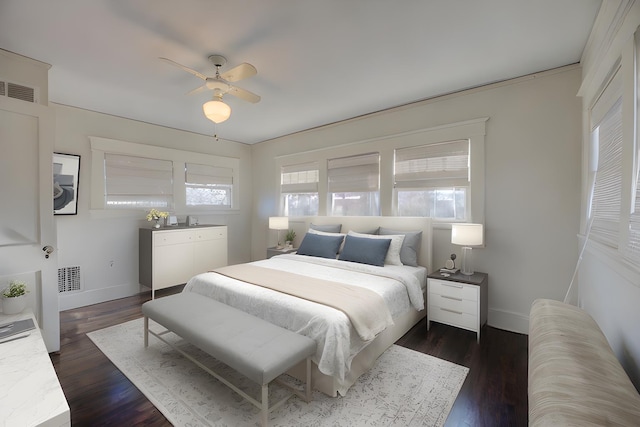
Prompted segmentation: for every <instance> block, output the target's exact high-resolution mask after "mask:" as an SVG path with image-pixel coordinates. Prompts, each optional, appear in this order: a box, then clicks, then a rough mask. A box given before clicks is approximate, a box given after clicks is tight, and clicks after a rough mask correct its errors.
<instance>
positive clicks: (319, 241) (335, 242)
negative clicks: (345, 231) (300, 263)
mask: <svg viewBox="0 0 640 427" xmlns="http://www.w3.org/2000/svg"><path fill="white" fill-rule="evenodd" d="M343 239H344V236H342V235H337V236H326V235H323V234H312V233H306V234H305V235H304V238H303V239H302V242H301V243H300V247H299V248H298V252H297V253H298V255H308V256H316V257H320V258H333V259H335V258H336V256H337V255H338V249H340V245H341V244H342V240H343Z"/></svg>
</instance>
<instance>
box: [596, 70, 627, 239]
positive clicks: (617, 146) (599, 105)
mask: <svg viewBox="0 0 640 427" xmlns="http://www.w3.org/2000/svg"><path fill="white" fill-rule="evenodd" d="M619 75H620V73H617V74H616V76H614V78H613V79H612V80H611V82H610V83H609V85H608V86H607V88H606V89H605V90H604V92H603V94H602V95H601V96H600V98H599V99H598V101H597V102H596V104H595V105H594V107H593V109H592V112H591V113H592V114H591V118H592V137H593V141H594V142H596V143H597V150H594V151H595V152H597V155H598V161H597V173H596V180H595V183H594V186H593V193H592V201H591V216H592V218H593V224H592V226H591V238H592V239H593V240H595V241H598V242H600V243H602V244H605V245H607V246H609V247H612V248H614V249H617V248H618V246H619V243H618V242H619V234H620V233H619V224H620V209H621V203H620V202H621V194H622V83H621V81H620V77H619Z"/></svg>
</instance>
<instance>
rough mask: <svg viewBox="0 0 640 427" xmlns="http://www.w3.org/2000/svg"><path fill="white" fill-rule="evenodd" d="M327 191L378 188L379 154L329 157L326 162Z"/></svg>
mask: <svg viewBox="0 0 640 427" xmlns="http://www.w3.org/2000/svg"><path fill="white" fill-rule="evenodd" d="M327 176H328V191H329V192H330V193H348V192H349V193H350V192H353V193H357V192H370V191H378V190H379V188H380V154H379V153H368V154H364V155H359V156H351V157H341V158H336V159H329V160H328V162H327Z"/></svg>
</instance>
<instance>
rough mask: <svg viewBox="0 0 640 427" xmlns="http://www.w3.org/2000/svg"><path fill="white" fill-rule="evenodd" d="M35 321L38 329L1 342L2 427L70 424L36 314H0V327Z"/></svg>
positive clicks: (0, 418) (60, 388)
mask: <svg viewBox="0 0 640 427" xmlns="http://www.w3.org/2000/svg"><path fill="white" fill-rule="evenodd" d="M29 318H31V319H33V323H34V325H35V329H31V330H29V331H26V332H22V333H19V334H16V335H14V336H12V337H9V338H4V339H3V340H0V341H6V340H9V339H12V338H17V337H24V338H17V339H12V340H11V341H6V342H2V343H0V426H51V427H62V426H70V425H71V416H70V411H69V404H68V403H67V399H66V398H65V397H64V393H63V392H62V387H60V382H59V381H58V377H57V375H56V371H55V369H54V368H53V364H52V363H51V359H50V358H49V353H47V348H46V347H45V345H44V341H43V340H42V335H40V329H39V328H38V323H37V322H36V319H35V317H34V316H33V314H32V313H31V312H30V311H29V310H28V309H26V310H24V312H23V313H21V314H16V315H4V314H0V325H5V324H7V323H10V322H15V321H18V320H22V319H29Z"/></svg>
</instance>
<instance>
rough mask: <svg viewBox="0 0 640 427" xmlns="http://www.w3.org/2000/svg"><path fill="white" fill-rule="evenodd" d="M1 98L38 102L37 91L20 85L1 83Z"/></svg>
mask: <svg viewBox="0 0 640 427" xmlns="http://www.w3.org/2000/svg"><path fill="white" fill-rule="evenodd" d="M0 96H6V97H9V98H14V99H19V100H21V101H27V102H33V103H35V102H38V100H37V99H36V89H35V88H32V87H29V86H23V85H19V84H17V83H11V82H3V81H0Z"/></svg>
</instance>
